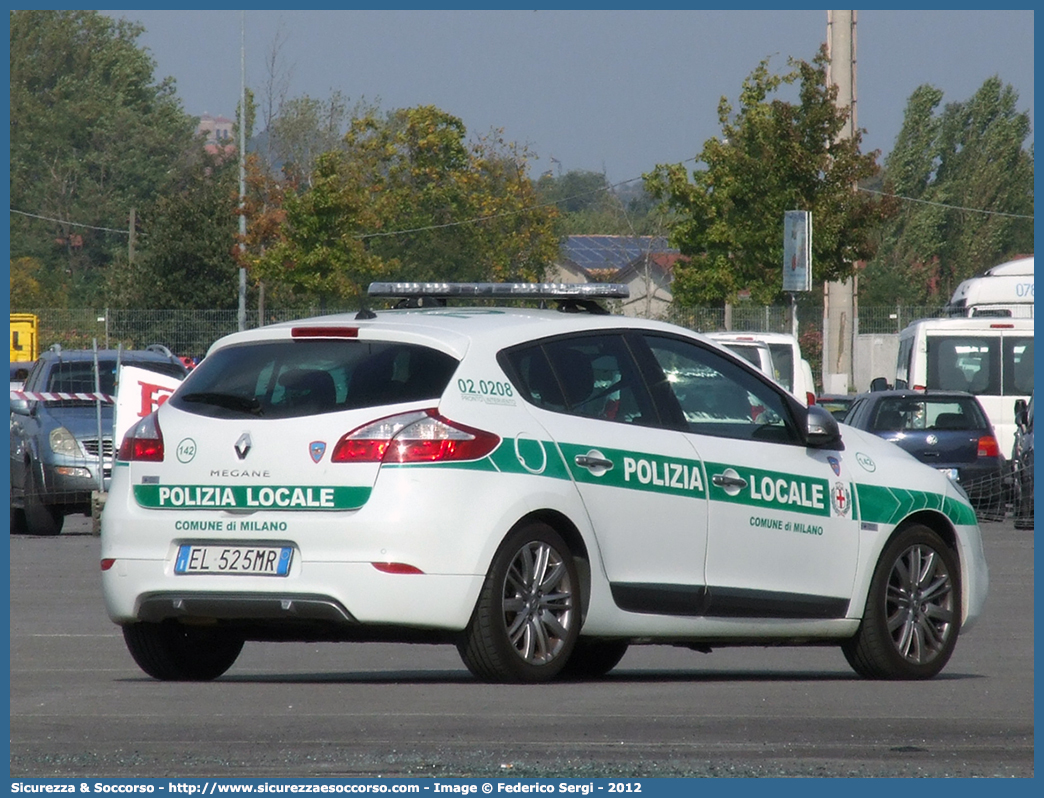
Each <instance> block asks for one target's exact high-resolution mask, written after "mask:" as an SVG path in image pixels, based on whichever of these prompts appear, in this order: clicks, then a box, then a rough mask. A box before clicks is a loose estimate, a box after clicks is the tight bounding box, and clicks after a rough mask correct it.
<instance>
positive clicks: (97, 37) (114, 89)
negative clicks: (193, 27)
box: [10, 10, 193, 304]
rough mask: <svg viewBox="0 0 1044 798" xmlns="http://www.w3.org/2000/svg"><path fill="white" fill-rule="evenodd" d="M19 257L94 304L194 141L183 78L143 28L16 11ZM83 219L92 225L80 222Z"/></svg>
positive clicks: (75, 14) (100, 18) (75, 15)
mask: <svg viewBox="0 0 1044 798" xmlns="http://www.w3.org/2000/svg"><path fill="white" fill-rule="evenodd" d="M10 22H11V28H10V44H11V125H10V128H11V207H12V208H14V209H16V210H19V211H24V212H25V213H28V214H34V215H36V216H44V217H49V218H50V219H59V220H63V221H61V222H55V221H46V220H41V219H37V218H31V217H29V216H22V215H17V214H16V215H12V219H11V255H12V257H15V258H18V257H33V258H36V259H37V260H38V262H39V263H40V279H41V280H42V281H44V282H59V283H60V284H61V285H62V286H63V289H64V290H65V292H66V293H67V294H70V295H71V296H74V297H75V300H74V302H75V303H77V304H82V303H84V302H89V301H91V300H92V299H94V298H95V297H93V296H92V294H93V293H95V292H96V291H97V290H98V285H99V283H100V279H99V278H100V275H101V274H102V268H103V267H104V266H105V265H106V264H107V263H108V262H109V260H110V259H111V258H112V257H113V255H114V253H115V252H117V251H122V250H123V249H124V248H125V247H126V246H127V236H126V235H125V234H120V233H112V232H107V231H105V230H100V229H95V228H112V229H116V230H123V229H126V228H127V225H128V218H129V214H130V211H131V209H132V208H140V207H142V206H143V205H144V204H146V203H147V202H148V201H150V200H151V199H153V198H154V197H156V196H157V195H159V194H160V193H161V192H162V191H163V190H164V189H165V188H166V187H167V186H168V185H169V180H170V174H171V173H172V171H174V172H176V171H177V168H178V166H179V163H180V160H181V157H182V155H183V154H184V153H185V152H186V151H187V150H188V147H189V143H190V141H191V138H192V131H193V121H192V119H191V118H190V117H188V116H187V115H185V114H184V113H183V112H182V111H181V108H180V105H179V103H178V100H177V99H176V97H175V95H174V85H173V83H172V82H171V81H169V80H165V81H161V82H156V81H154V79H153V69H154V63H153V61H152V59H151V58H150V57H149V56H148V55H147V54H146V52H145V51H144V50H143V49H139V48H138V47H137V46H136V44H135V40H136V39H137V37H138V36H139V35H140V34H141V32H142V29H141V28H140V27H138V26H136V25H133V24H131V23H128V22H126V21H124V20H119V21H115V20H112V19H110V18H109V17H106V16H104V15H101V14H99V13H97V12H94V11H35V10H34V11H12V12H11V14H10ZM67 222H75V223H78V225H81V226H73V225H70V224H68V223H67Z"/></svg>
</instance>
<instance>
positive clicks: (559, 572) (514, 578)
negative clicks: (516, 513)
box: [457, 523, 580, 682]
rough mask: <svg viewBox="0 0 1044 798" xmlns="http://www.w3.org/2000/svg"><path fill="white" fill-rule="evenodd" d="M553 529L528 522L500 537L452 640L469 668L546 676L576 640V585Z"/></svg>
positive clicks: (498, 677) (512, 677)
mask: <svg viewBox="0 0 1044 798" xmlns="http://www.w3.org/2000/svg"><path fill="white" fill-rule="evenodd" d="M579 584H580V581H579V578H578V576H577V570H576V564H575V563H574V561H573V557H572V555H571V554H570V553H569V549H568V547H567V546H566V544H565V541H563V540H562V538H561V536H559V534H558V533H557V532H555V531H554V530H553V529H552V528H551V527H550V526H548V525H547V524H543V523H532V524H527V525H525V526H523V527H520V528H519V529H517V530H516V531H514V532H513V533H511V534H510V535H509V536H508V537H507V538H506V539H505V541H504V542H503V543H502V544H501V546H500V549H499V550H498V551H497V554H496V556H495V557H494V558H493V564H492V565H491V566H490V569H489V573H488V574H487V575H486V581H485V583H484V584H483V586H482V591H481V592H480V594H479V600H478V603H477V605H476V606H475V612H474V614H473V615H472V618H471V622H470V623H469V624H468V628H467V629H466V630H465V631H464V634H463V636H462V638H461V640H460V641H459V642H458V644H457V649H458V651H459V652H460V656H461V659H463V660H464V664H465V665H467V666H468V670H470V671H471V672H472V673H473V674H475V675H476V676H477V677H479V678H480V679H483V680H486V681H491V682H546V681H548V680H550V679H553V678H555V677H556V676H557V675H558V674H559V672H560V671H561V670H562V667H563V666H564V665H565V664H566V662H567V661H568V659H569V656H570V654H571V653H572V651H573V647H574V646H575V645H576V639H577V635H578V633H579V630H580V609H579V608H580V593H579Z"/></svg>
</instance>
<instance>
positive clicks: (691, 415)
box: [644, 334, 801, 443]
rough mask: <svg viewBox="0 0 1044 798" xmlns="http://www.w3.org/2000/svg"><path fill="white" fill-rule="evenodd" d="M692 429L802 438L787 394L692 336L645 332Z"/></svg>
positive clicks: (756, 437) (741, 436)
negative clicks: (792, 415)
mask: <svg viewBox="0 0 1044 798" xmlns="http://www.w3.org/2000/svg"><path fill="white" fill-rule="evenodd" d="M644 338H645V341H646V343H647V344H648V345H649V348H650V350H651V351H652V354H653V357H654V358H655V359H656V362H657V364H658V365H659V367H660V369H661V370H662V371H663V376H664V380H665V382H666V384H667V385H668V386H669V388H670V391H671V393H672V394H673V396H674V398H675V399H676V400H677V402H678V405H679V406H680V408H681V412H682V414H683V416H684V418H685V427H686V428H687V429H688V431H689V432H694V433H698V434H700V435H713V436H716V437H721V438H738V439H741V440H761V441H771V442H778V443H799V442H800V440H801V438H800V435H799V434H798V429H797V426H796V424H795V423H794V421H793V419H792V417H791V413H790V409H789V408H788V407H787V403H786V400H785V399H784V398H783V396H782V394H781V393H780V392H779V391H777V390H774V389H773V388H772V387H770V386H769V385H767V384H766V383H764V382H762V381H761V380H759V379H758V378H757V377H755V376H754V375H752V374H750V373H749V372H748V371H746V370H745V369H744V368H742V367H741V366H740V365H738V364H737V363H734V362H732V361H731V360H729V359H728V358H726V357H723V356H722V355H720V354H719V353H717V352H714V351H712V350H710V349H704V348H703V347H701V346H698V345H696V344H694V343H691V342H689V341H685V340H682V339H680V338H672V337H667V336H659V335H648V334H647V335H645V336H644Z"/></svg>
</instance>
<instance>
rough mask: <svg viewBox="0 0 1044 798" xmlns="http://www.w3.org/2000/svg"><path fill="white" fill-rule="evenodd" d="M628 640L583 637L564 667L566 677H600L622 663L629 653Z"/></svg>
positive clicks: (577, 642) (563, 672)
mask: <svg viewBox="0 0 1044 798" xmlns="http://www.w3.org/2000/svg"><path fill="white" fill-rule="evenodd" d="M627 648H628V642H627V641H626V640H605V639H600V638H597V637H581V638H580V639H579V640H577V641H576V646H574V647H573V653H572V655H571V656H570V657H569V661H568V662H566V664H565V667H564V668H562V673H561V676H562V677H563V678H565V679H598V678H601V677H602V676H605V675H606V674H607V673H609V671H611V670H612V669H613V668H615V667H616V666H617V665H619V664H620V660H622V659H623V657H624V654H626V653H627Z"/></svg>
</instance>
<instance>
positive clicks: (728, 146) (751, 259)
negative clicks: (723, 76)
mask: <svg viewBox="0 0 1044 798" xmlns="http://www.w3.org/2000/svg"><path fill="white" fill-rule="evenodd" d="M827 63H828V59H827V56H826V50H825V47H824V48H821V49H820V51H819V52H818V53H817V55H816V57H815V58H814V59H813V61H812V63H807V62H805V61H798V60H794V59H790V61H789V64H790V67H791V70H790V71H789V72H787V73H785V74H782V75H775V74H772V73H771V72H769V69H768V61H767V60H765V61H762V62H761V63H760V64H759V65H758V67H757V68H756V69H755V70H754V71H753V72H752V73H751V74H750V75H749V76H748V77H747V79H746V80H744V82H743V87H742V90H741V92H740V98H739V100H740V105H739V110H738V111H737V112H736V113H735V114H734V113H733V110H732V107H731V105H730V104H729V103H728V101H727V100H726V98H724V97H722V99H721V101H720V102H719V104H718V120H719V122H720V124H721V138H720V139H708V140H707V141H706V142H705V143H704V147H703V150H702V152H701V153H700V154H699V156H698V158H697V160H698V161H699V162H700V163H701V164H702V165H703V168H699V169H696V170H694V171H693V173H692V180H691V181H690V180H689V176H688V175H687V173H686V170H685V168H684V167H683V166H682V165H681V164H675V165H660V166H658V167H657V168H656V170H655V171H654V172H652V173H651V174H649V175H646V176H645V177H646V188H647V190H648V191H649V192H650V193H651V194H652V195H653V196H654V197H656V198H658V199H660V200H661V201H662V202H663V204H664V205H665V207H666V208H667V209H669V210H670V211H673V212H675V213H676V214H677V216H678V218H677V221H676V222H675V223H674V225H673V228H672V231H671V241H672V243H673V244H674V245H675V246H677V247H678V248H679V249H680V250H681V252H682V254H683V255H687V256H689V258H690V260H689V261H688V262H687V263H682V264H679V266H678V267H677V269H676V271H675V281H674V285H673V289H672V290H673V295H674V300H675V302H676V303H678V304H680V305H682V306H697V305H721V304H722V303H724V302H730V301H735V300H736V298H737V295H738V294H739V292H740V291H741V290H748V291H750V297H751V300H752V301H753V302H755V303H762V304H770V303H773V302H778V301H780V299H781V293H782V291H781V289H782V263H783V214H784V212H785V211H787V210H807V211H811V213H812V228H813V235H812V262H813V274H814V276H815V278H816V280H817V281H821V280H838V279H843V278H845V277H847V276H848V275H850V274H851V273H852V271H853V264H854V263H855V262H857V261H861V260H864V259H866V258H868V257H869V256H870V255H871V254H872V253H873V245H874V241H873V237H872V232H873V230H874V228H875V226H876V225H877V224H878V223H879V221H880V219H881V216H882V208H881V206H880V204H879V203H876V202H873V201H871V200H869V199H868V198H867V197H865V196H861V195H860V194H858V193H857V192H855V191H854V190H853V187H854V186H855V185H856V184H857V183H859V182H860V181H864V180H868V179H870V178H871V177H872V176H873V175H874V174H875V172H876V169H877V166H876V159H877V152H876V151H875V152H871V153H868V154H863V153H861V152H860V149H859V148H860V143H861V140H862V132H861V131H855V133H854V134H853V135H852V136H851V137H842V131H843V129H844V126H845V124H846V121H847V119H848V111H847V109H841V108H838V107H837V106H836V105H835V99H836V94H837V90H836V88H834V87H833V86H828V85H827V81H826V68H827ZM791 85H796V87H797V89H798V99H799V102H797V103H796V104H795V103H790V102H785V101H783V100H780V99H775V98H773V95H775V94H776V93H777V92H778V91H779V90H780V89H782V88H784V87H786V86H791Z"/></svg>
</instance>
